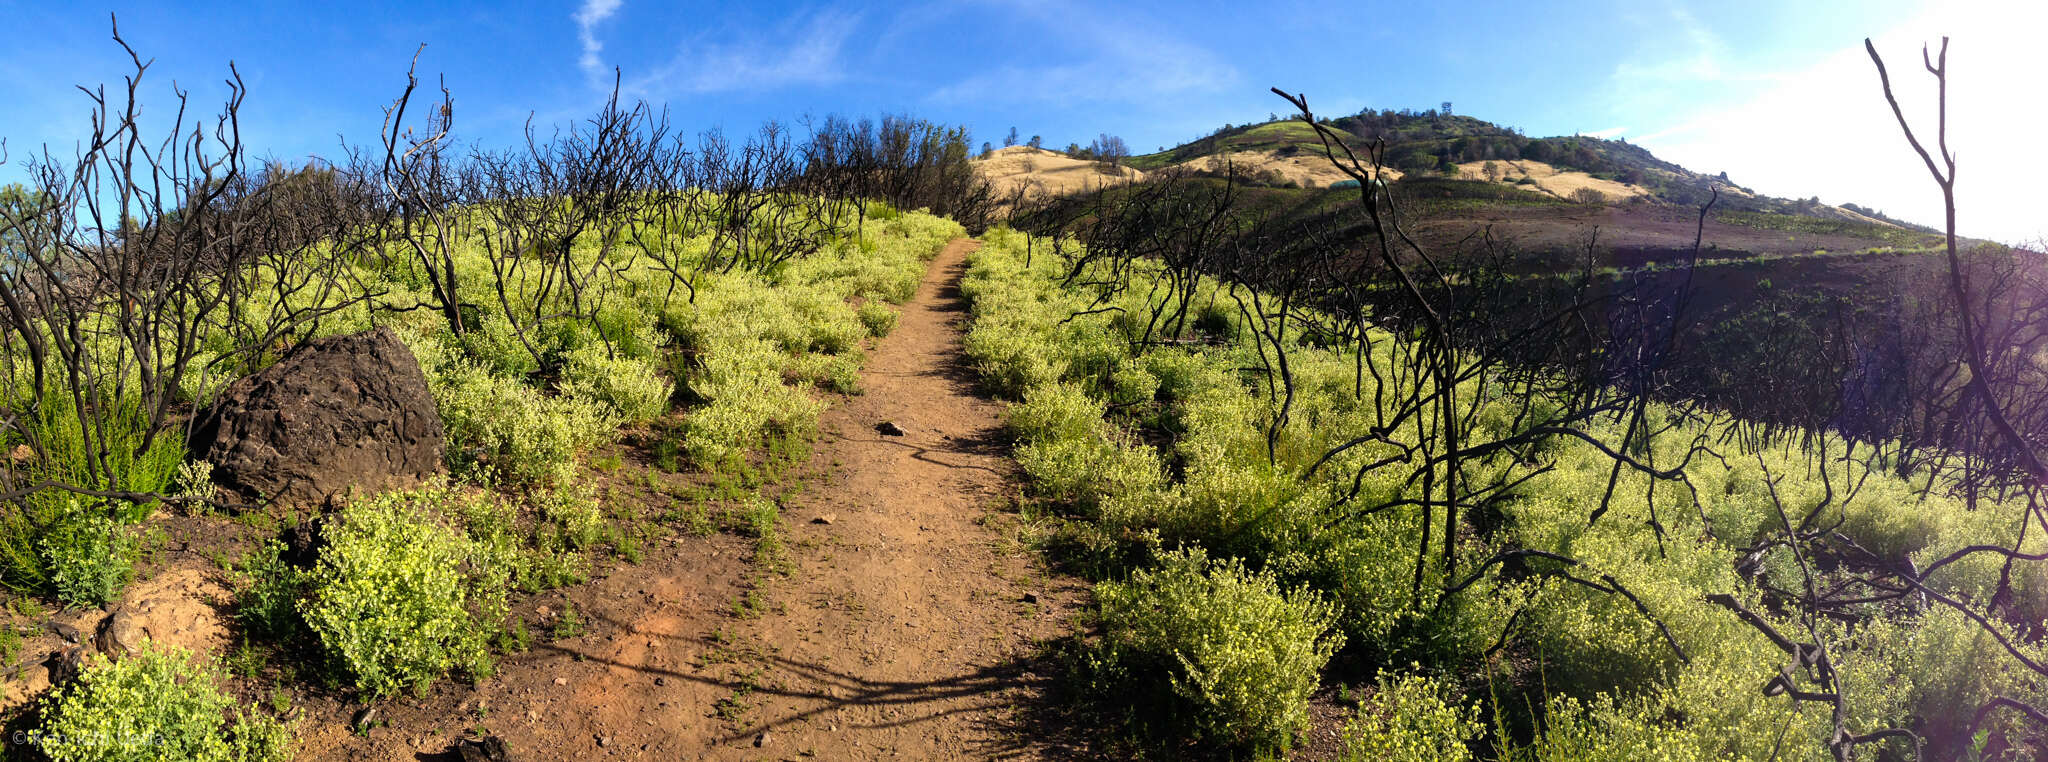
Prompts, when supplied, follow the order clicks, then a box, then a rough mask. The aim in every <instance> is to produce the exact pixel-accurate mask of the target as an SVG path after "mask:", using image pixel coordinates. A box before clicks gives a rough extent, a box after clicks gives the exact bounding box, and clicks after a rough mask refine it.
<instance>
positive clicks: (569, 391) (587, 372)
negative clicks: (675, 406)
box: [561, 344, 675, 425]
mask: <svg viewBox="0 0 2048 762" xmlns="http://www.w3.org/2000/svg"><path fill="white" fill-rule="evenodd" d="M561 391H562V393H563V394H564V395H566V396H568V397H569V398H570V399H573V400H583V401H587V402H592V403H596V404H599V405H602V406H603V407H604V408H605V410H606V412H607V413H608V417H610V418H612V419H614V420H617V421H619V422H621V423H624V424H628V425H631V424H639V423H646V422H648V421H651V420H654V419H655V418H659V417H661V414H663V413H666V412H668V400H669V395H671V394H673V393H674V392H675V385H674V384H672V383H670V382H669V381H668V380H667V379H664V378H662V377H661V374H660V372H659V369H658V368H657V367H656V365H655V363H654V362H653V361H651V360H642V359H636V358H633V357H629V356H626V355H623V354H618V353H616V352H614V351H612V350H611V349H608V348H607V347H606V346H605V345H603V344H592V345H590V346H586V347H583V348H582V349H578V350H576V351H573V352H570V353H568V355H567V356H566V362H565V363H564V364H563V366H562V381H561Z"/></svg>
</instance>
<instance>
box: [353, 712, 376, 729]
mask: <svg viewBox="0 0 2048 762" xmlns="http://www.w3.org/2000/svg"><path fill="white" fill-rule="evenodd" d="M375 724H377V707H374V706H366V707H363V708H362V709H360V710H357V711H356V716H355V719H353V720H350V721H349V725H350V726H352V727H354V728H355V729H356V732H358V733H362V732H365V731H368V730H369V729H370V726H371V725H375Z"/></svg>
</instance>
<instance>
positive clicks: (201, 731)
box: [34, 643, 293, 762]
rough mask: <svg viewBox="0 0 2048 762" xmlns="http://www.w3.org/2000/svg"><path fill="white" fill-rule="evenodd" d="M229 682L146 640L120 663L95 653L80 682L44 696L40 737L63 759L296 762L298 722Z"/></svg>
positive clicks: (45, 749)
mask: <svg viewBox="0 0 2048 762" xmlns="http://www.w3.org/2000/svg"><path fill="white" fill-rule="evenodd" d="M221 682H222V677H221V675H220V673H219V672H218V671H217V670H216V669H215V668H214V667H213V666H212V665H210V664H204V663H199V662H195V661H194V660H193V658H192V655H191V654H189V653H187V652H185V651H184V650H183V649H179V648H174V647H163V646H157V645H155V644H151V643H144V644H143V647H142V649H141V651H140V652H138V653H135V654H133V655H130V656H128V657H127V658H124V659H122V660H120V661H109V660H108V659H107V658H106V657H105V656H102V655H98V654H94V655H93V656H91V657H88V661H87V663H86V665H85V668H84V670H83V671H81V672H80V674H79V678H78V680H77V681H76V682H74V683H71V684H70V685H66V686H62V687H59V688H57V689H56V690H54V691H52V692H51V693H50V694H49V696H47V697H45V698H44V700H43V707H44V713H45V717H46V719H45V720H44V722H43V726H42V728H41V729H40V730H38V731H37V732H36V737H35V739H34V740H35V741H36V743H37V744H38V745H39V746H40V748H41V750H42V752H43V753H44V754H47V755H49V758H50V759H51V760H54V761H55V762H74V760H75V761H77V762H84V761H86V760H92V761H93V762H127V761H128V760H136V761H137V762H140V761H142V760H171V759H176V760H202V761H205V762H215V761H218V762H230V761H232V762H283V761H284V760H288V759H291V757H292V751H293V749H292V739H291V725H290V723H289V722H288V721H286V720H280V719H278V718H275V717H271V716H269V715H266V714H263V713H261V712H257V711H253V710H249V709H242V708H238V707H237V703H238V702H236V700H235V698H234V697H233V696H230V695H228V694H227V693H226V692H225V691H223V690H222V689H221Z"/></svg>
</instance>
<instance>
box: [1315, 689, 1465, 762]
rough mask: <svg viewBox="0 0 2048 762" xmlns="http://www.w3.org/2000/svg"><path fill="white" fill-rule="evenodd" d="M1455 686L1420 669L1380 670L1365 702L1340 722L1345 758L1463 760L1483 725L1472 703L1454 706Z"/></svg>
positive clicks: (1368, 761) (1355, 761)
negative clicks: (1408, 672) (1415, 671)
mask: <svg viewBox="0 0 2048 762" xmlns="http://www.w3.org/2000/svg"><path fill="white" fill-rule="evenodd" d="M1457 693H1458V692H1457V689H1456V687H1455V686H1451V685H1445V684H1444V683H1442V682H1439V681H1437V680H1434V679H1431V678H1428V677H1424V676H1421V675H1406V676H1395V675H1390V674H1387V673H1384V672H1383V673H1381V674H1380V678H1379V690H1378V692H1376V693H1374V694H1373V697H1372V702H1371V703H1369V704H1368V703H1360V704H1359V706H1358V713H1357V714H1355V715H1353V716H1352V717H1351V720H1350V721H1349V722H1346V723H1345V724H1344V756H1343V759H1344V760H1345V761H1346V762H1439V761H1440V762H1465V761H1466V760H1469V759H1471V758H1472V751H1471V749H1470V748H1468V747H1467V746H1466V744H1468V743H1470V742H1471V741H1473V740H1474V739H1476V738H1478V737H1479V734H1480V732H1481V731H1483V730H1484V729H1485V727H1484V726H1482V725H1480V724H1479V721H1478V715H1479V708H1478V707H1477V706H1470V705H1467V706H1459V705H1458V704H1457V702H1456V700H1455V699H1454V698H1453V697H1454V696H1456V695H1457Z"/></svg>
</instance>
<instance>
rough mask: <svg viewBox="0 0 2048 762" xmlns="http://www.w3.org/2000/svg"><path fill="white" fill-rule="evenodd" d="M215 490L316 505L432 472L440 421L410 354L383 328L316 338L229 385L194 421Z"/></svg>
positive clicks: (196, 446) (441, 443)
mask: <svg viewBox="0 0 2048 762" xmlns="http://www.w3.org/2000/svg"><path fill="white" fill-rule="evenodd" d="M191 447H192V451H193V453H194V454H196V455H197V456H198V457H200V458H203V459H205V460H206V461H208V462H210V463H212V464H213V479H214V483H216V484H219V485H220V486H223V487H227V488H229V489H232V490H235V491H236V492H240V493H242V494H243V495H244V496H246V497H249V498H251V499H254V500H262V501H267V500H272V499H274V500H276V501H277V503H278V504H281V505H317V504H321V503H324V502H326V501H328V500H329V499H331V498H334V497H338V496H346V495H348V494H350V493H351V492H355V493H359V494H365V495H367V494H374V493H376V492H379V491H382V490H386V489H391V488H395V487H404V486H409V485H412V484H415V483H417V482H418V481H419V480H420V479H421V478H423V477H426V476H429V475H432V474H435V473H439V472H440V471H441V470H442V468H443V466H442V462H441V457H442V453H443V451H444V450H445V448H446V447H447V442H446V436H445V434H444V433H443V431H442V428H441V416H440V414H439V413H438V412H436V411H435V409H434V397H433V395H432V394H431V393H429V392H428V391H427V377H426V375H425V374H423V373H421V372H420V364H419V360H418V359H416V358H414V357H413V355H412V350H410V349H407V348H406V346H405V344H404V342H401V341H399V340H398V336H397V335H396V334H394V333H392V332H391V329H390V328H388V327H379V328H377V329H375V330H371V331H368V332H365V333H358V334H352V335H348V336H332V337H328V338H324V339H316V340H314V341H310V342H307V343H306V344H305V345H304V346H301V347H299V348H298V349H297V350H296V351H294V352H292V353H291V354H290V355H289V356H287V357H285V358H284V359H283V360H282V361H279V362H278V363H277V364H276V365H273V366H271V367H269V368H267V369H265V370H263V371H261V372H258V373H256V374H254V375H251V376H249V377H247V378H244V379H241V380H240V381H236V382H235V383H233V384H231V385H229V386H228V388H226V389H224V390H222V391H221V393H220V397H219V398H218V399H217V400H215V401H214V403H213V405H212V406H210V407H208V408H206V409H205V410H202V411H200V413H199V415H198V418H197V420H195V421H194V426H193V430H192V439H191Z"/></svg>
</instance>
